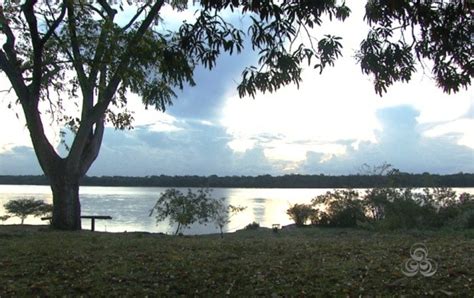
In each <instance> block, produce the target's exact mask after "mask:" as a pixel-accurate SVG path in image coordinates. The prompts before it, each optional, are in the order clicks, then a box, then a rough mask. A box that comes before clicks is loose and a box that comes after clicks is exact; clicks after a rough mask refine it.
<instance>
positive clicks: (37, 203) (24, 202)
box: [3, 199, 52, 224]
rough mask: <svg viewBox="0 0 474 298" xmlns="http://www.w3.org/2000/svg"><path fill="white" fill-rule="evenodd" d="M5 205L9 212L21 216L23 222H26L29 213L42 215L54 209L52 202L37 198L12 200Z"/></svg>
mask: <svg viewBox="0 0 474 298" xmlns="http://www.w3.org/2000/svg"><path fill="white" fill-rule="evenodd" d="M3 206H4V207H5V210H6V211H7V212H8V213H10V214H12V215H13V216H17V217H19V218H20V219H21V224H23V223H24V221H25V218H26V217H28V215H33V216H42V215H45V214H48V213H50V212H51V211H52V206H51V205H50V204H47V203H45V202H44V201H41V200H35V199H19V200H11V201H8V202H7V203H6V204H4V205H3Z"/></svg>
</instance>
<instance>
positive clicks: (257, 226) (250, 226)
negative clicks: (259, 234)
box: [245, 221, 260, 230]
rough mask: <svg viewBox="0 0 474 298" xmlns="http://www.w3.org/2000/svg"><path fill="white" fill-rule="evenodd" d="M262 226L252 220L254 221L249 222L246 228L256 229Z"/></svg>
mask: <svg viewBox="0 0 474 298" xmlns="http://www.w3.org/2000/svg"><path fill="white" fill-rule="evenodd" d="M258 228H260V224H259V223H258V222H255V221H254V222H252V223H249V224H248V225H246V226H245V229H246V230H256V229H258Z"/></svg>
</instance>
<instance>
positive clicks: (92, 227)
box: [91, 218, 95, 231]
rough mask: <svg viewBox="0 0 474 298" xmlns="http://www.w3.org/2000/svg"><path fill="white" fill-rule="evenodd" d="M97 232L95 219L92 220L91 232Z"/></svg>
mask: <svg viewBox="0 0 474 298" xmlns="http://www.w3.org/2000/svg"><path fill="white" fill-rule="evenodd" d="M94 230H95V218H91V231H94Z"/></svg>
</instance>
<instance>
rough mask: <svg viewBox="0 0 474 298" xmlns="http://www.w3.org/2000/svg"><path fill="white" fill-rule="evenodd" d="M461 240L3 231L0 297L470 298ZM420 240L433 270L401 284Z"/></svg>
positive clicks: (472, 249) (331, 233) (469, 245)
mask: <svg viewBox="0 0 474 298" xmlns="http://www.w3.org/2000/svg"><path fill="white" fill-rule="evenodd" d="M464 234H466V232H456V231H453V232H449V233H444V232H426V233H417V234H416V235H415V234H414V233H410V232H408V233H407V232H403V233H402V232H400V233H399V232H392V233H370V232H366V231H361V230H354V229H331V228H328V229H320V228H306V229H293V230H291V229H283V230H281V231H279V233H278V234H275V233H273V232H272V231H271V230H265V229H258V230H244V231H240V232H237V233H230V234H228V235H226V239H225V241H221V239H219V236H218V235H202V236H196V237H173V236H166V235H156V234H147V233H88V232H83V233H82V232H81V233H70V232H62V231H58V232H54V233H51V232H50V231H48V230H47V229H44V228H43V229H41V228H38V227H31V226H30V227H28V226H21V227H14V226H0V239H1V240H0V246H1V254H0V264H1V266H0V281H1V282H0V295H1V296H2V297H12V296H14V297H30V296H35V297H36V296H40V297H57V296H73V297H77V296H94V297H104V296H127V297H137V296H139V297H145V296H150V297H152V296H153V297H156V296H159V297H162V296H173V297H175V296H186V297H187V296H213V297H225V296H231V297H254V296H272V295H273V296H274V297H277V296H279V297H296V296H308V295H309V296H318V297H320V296H321V297H326V296H330V297H333V296H335V297H342V296H344V297H346V296H350V297H359V296H361V297H374V296H377V297H378V296H383V297H392V296H407V297H411V296H417V297H418V296H435V297H436V296H452V297H470V296H472V289H473V286H474V284H473V282H472V281H470V280H469V279H470V278H472V272H474V262H472V256H473V254H474V245H473V244H474V242H473V241H474V239H473V238H472V235H471V238H468V237H466V236H467V235H466V236H464ZM420 241H423V242H424V243H425V245H426V246H427V248H428V250H429V252H428V257H429V258H432V259H434V260H435V261H436V262H437V263H438V265H439V267H438V271H437V273H436V274H435V275H434V276H433V277H431V278H423V277H422V276H418V277H414V278H406V277H404V275H403V274H402V273H401V266H402V264H403V262H404V261H405V260H406V259H408V258H409V257H410V247H411V245H412V244H414V243H417V242H420ZM58 243H61V245H58ZM38 272H41V274H38Z"/></svg>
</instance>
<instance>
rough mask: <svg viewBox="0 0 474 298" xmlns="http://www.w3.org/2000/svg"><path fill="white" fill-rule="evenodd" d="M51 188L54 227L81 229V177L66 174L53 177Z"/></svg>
mask: <svg viewBox="0 0 474 298" xmlns="http://www.w3.org/2000/svg"><path fill="white" fill-rule="evenodd" d="M51 190H52V191H53V220H52V226H53V228H55V229H59V230H80V229H81V203H80V201H79V179H78V178H72V177H65V176H57V177H53V178H51Z"/></svg>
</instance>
